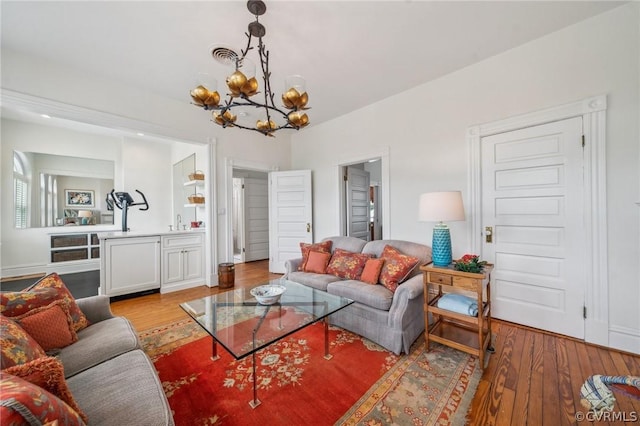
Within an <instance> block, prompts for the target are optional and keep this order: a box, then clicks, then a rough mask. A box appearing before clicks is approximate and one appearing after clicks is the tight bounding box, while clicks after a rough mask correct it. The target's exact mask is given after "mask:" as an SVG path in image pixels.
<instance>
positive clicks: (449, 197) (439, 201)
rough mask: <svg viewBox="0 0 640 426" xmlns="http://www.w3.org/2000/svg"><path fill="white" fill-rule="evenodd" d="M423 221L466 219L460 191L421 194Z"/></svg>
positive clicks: (420, 216) (420, 214)
mask: <svg viewBox="0 0 640 426" xmlns="http://www.w3.org/2000/svg"><path fill="white" fill-rule="evenodd" d="M419 208H420V212H419V220H420V221H421V222H452V221H458V220H464V206H463V205H462V194H461V193H460V191H445V192H428V193H425V194H422V195H420V205H419Z"/></svg>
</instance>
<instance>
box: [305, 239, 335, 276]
mask: <svg viewBox="0 0 640 426" xmlns="http://www.w3.org/2000/svg"><path fill="white" fill-rule="evenodd" d="M331 244H332V241H331V240H327V241H324V242H322V243H316V244H307V243H300V251H301V252H302V263H300V266H298V271H304V268H305V267H306V266H307V260H308V259H309V252H310V251H311V250H313V251H319V252H321V253H331Z"/></svg>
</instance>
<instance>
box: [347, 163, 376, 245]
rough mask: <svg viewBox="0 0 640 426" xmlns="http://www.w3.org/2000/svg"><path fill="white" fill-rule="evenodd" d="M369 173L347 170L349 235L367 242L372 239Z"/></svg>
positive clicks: (353, 169) (350, 168)
mask: <svg viewBox="0 0 640 426" xmlns="http://www.w3.org/2000/svg"><path fill="white" fill-rule="evenodd" d="M369 182H370V177H369V172H368V171H366V170H362V169H357V168H355V167H347V170H346V185H347V186H346V191H345V193H346V195H347V235H348V236H350V237H355V238H360V239H363V240H365V241H369V240H370V239H371V232H370V230H369V226H370V225H369V223H370V217H369Z"/></svg>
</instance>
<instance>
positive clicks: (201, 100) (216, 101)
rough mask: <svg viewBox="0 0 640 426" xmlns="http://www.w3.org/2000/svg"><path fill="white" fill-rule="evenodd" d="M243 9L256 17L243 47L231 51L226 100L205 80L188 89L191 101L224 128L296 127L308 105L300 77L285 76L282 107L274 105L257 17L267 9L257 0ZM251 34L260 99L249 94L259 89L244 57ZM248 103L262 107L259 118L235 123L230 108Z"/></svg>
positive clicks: (269, 131)
mask: <svg viewBox="0 0 640 426" xmlns="http://www.w3.org/2000/svg"><path fill="white" fill-rule="evenodd" d="M247 9H249V12H251V13H252V14H253V15H254V16H255V17H256V20H255V21H254V22H251V23H250V24H249V27H248V32H247V33H246V36H247V38H248V41H247V47H246V48H245V49H244V50H242V51H241V53H242V54H241V55H240V56H237V55H234V58H232V59H231V61H232V62H234V63H235V72H233V73H232V74H231V75H230V76H228V77H227V80H226V82H227V88H228V89H229V93H228V98H227V100H226V101H224V103H223V104H220V94H219V93H218V92H217V91H216V90H215V88H213V87H208V84H207V83H205V82H202V83H201V84H200V85H199V86H198V87H196V88H195V89H193V90H192V91H191V99H193V102H194V104H195V105H197V106H199V107H202V108H204V109H205V110H213V121H214V122H215V123H216V124H219V125H220V126H222V127H224V128H226V127H237V128H240V129H245V130H253V131H256V132H259V133H262V134H263V135H265V136H273V134H274V132H275V131H277V130H280V129H295V130H299V129H301V128H303V127H305V126H307V125H308V124H309V117H308V116H307V114H306V113H305V112H304V110H306V109H308V108H307V107H306V105H307V102H308V101H309V95H307V92H306V90H305V82H304V79H303V78H302V77H300V76H291V77H288V78H287V81H286V86H285V87H289V89H287V91H286V92H285V93H284V94H283V95H282V105H283V106H284V109H282V108H280V107H278V106H276V104H275V101H274V94H273V92H272V90H271V81H270V78H271V72H270V71H269V51H268V50H267V48H266V46H265V45H264V43H263V41H262V37H264V35H265V34H266V29H265V27H264V25H262V24H261V23H260V22H258V17H259V16H261V15H263V14H264V13H265V12H266V11H267V6H266V5H265V4H264V2H263V1H261V0H250V1H248V2H247ZM254 37H255V38H257V39H258V46H257V47H258V49H257V50H258V56H259V59H260V65H261V69H262V80H263V84H264V87H263V89H262V94H263V95H264V102H260V101H257V100H255V98H253V97H254V96H255V95H258V94H259V93H260V91H259V89H260V87H259V85H258V80H256V78H255V76H254V74H255V65H254V64H253V62H252V61H251V60H250V59H249V58H247V54H248V53H249V51H250V50H253V49H254V48H253V47H252V46H251V42H252V40H253V38H254ZM251 106H253V107H256V108H258V109H263V110H264V117H263V119H262V120H258V121H257V122H256V125H255V127H249V126H247V125H242V124H239V123H236V120H237V114H234V113H233V111H234V108H237V107H251ZM275 119H277V121H276V120H275Z"/></svg>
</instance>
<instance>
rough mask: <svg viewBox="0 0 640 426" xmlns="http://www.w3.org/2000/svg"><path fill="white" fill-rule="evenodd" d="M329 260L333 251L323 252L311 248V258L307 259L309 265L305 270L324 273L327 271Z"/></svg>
mask: <svg viewBox="0 0 640 426" xmlns="http://www.w3.org/2000/svg"><path fill="white" fill-rule="evenodd" d="M329 260H331V253H321V252H319V251H313V250H311V251H310V252H309V259H308V260H307V265H306V266H305V268H304V271H305V272H314V273H316V274H324V273H326V271H327V265H328V264H329Z"/></svg>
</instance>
